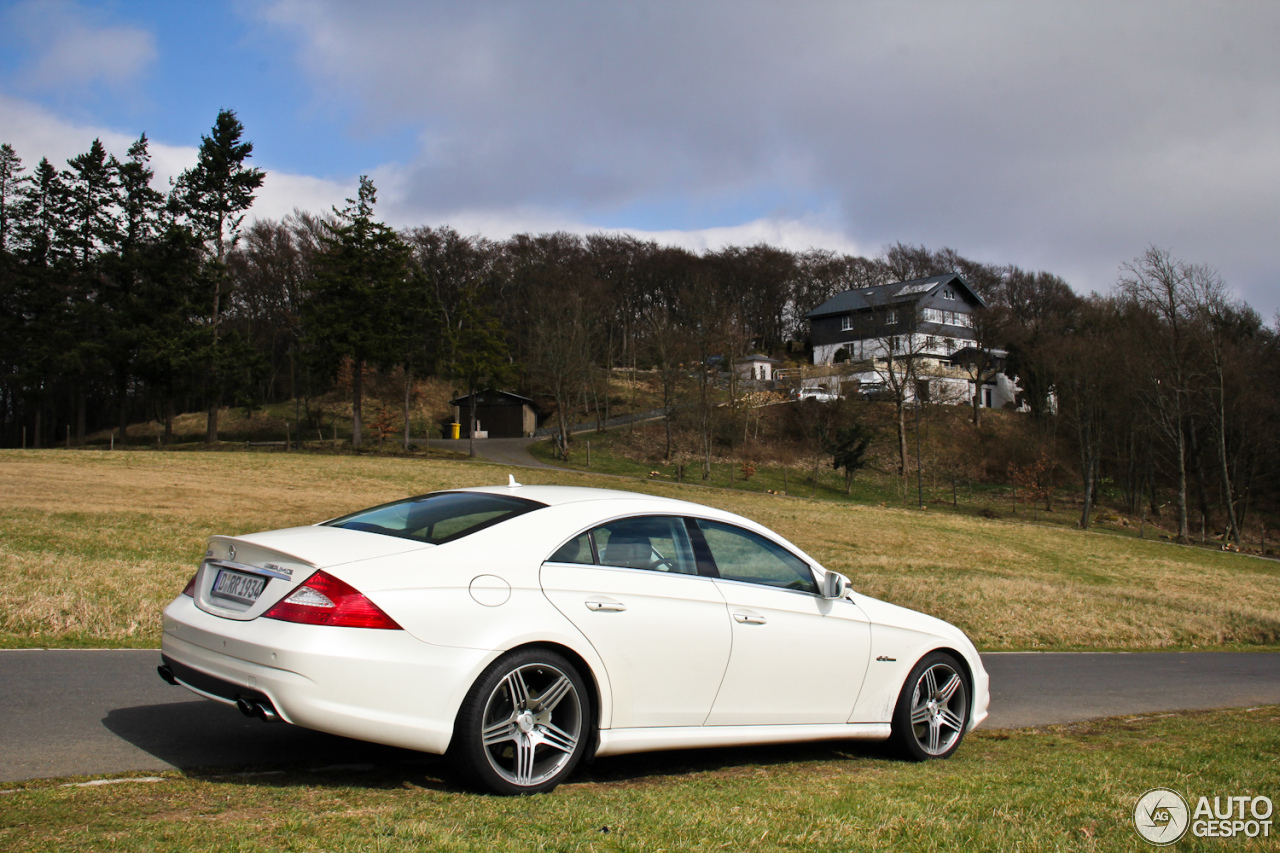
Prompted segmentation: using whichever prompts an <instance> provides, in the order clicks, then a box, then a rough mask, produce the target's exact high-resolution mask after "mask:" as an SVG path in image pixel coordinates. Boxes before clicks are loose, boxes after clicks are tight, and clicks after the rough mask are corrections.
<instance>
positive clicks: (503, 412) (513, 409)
mask: <svg viewBox="0 0 1280 853" xmlns="http://www.w3.org/2000/svg"><path fill="white" fill-rule="evenodd" d="M475 398H476V401H475V402H476V438H525V437H527V436H531V435H533V431H534V430H536V429H537V428H538V407H537V404H536V403H534V402H533V400H531V399H529V398H528V397H521V396H520V395H519V394H512V393H511V392H510V391H477V392H476V394H475ZM449 405H451V406H453V417H454V421H455V422H456V423H458V424H460V425H461V428H460V430H459V435H460V437H461V438H468V437H469V436H470V430H471V395H470V394H468V395H466V396H465V397H459V398H457V399H456V400H450V401H449Z"/></svg>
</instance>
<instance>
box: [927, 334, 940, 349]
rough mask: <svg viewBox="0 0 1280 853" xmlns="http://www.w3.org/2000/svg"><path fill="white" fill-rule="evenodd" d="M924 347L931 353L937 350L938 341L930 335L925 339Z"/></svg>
mask: <svg viewBox="0 0 1280 853" xmlns="http://www.w3.org/2000/svg"><path fill="white" fill-rule="evenodd" d="M924 345H925V347H926V348H927V349H928V350H929V351H930V352H932V351H933V350H936V349H937V348H938V339H937V338H935V337H934V336H933V335H930V336H929V337H927V338H925V343H924Z"/></svg>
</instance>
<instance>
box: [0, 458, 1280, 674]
mask: <svg viewBox="0 0 1280 853" xmlns="http://www.w3.org/2000/svg"><path fill="white" fill-rule="evenodd" d="M509 471H511V472H514V473H516V474H517V475H518V477H519V478H520V480H521V481H522V482H526V483H564V484H575V485H597V486H605V487H609V488H619V487H621V488H631V489H636V490H639V491H646V492H650V493H654V494H661V495H669V496H675V497H682V498H686V499H690V500H694V501H698V502H702V503H707V504H711V505H714V506H719V507H723V508H725V509H728V510H731V511H734V512H738V513H741V514H743V515H745V516H748V517H750V518H753V519H755V520H757V521H760V522H761V523H763V524H765V525H767V526H769V527H772V528H774V529H775V530H777V531H779V532H780V533H782V534H783V535H785V536H787V537H789V538H790V539H791V540H792V541H794V542H795V543H796V544H798V545H799V546H800V547H802V548H804V549H806V550H807V551H809V552H810V553H811V554H812V555H813V556H814V557H815V558H816V559H818V560H819V561H821V562H823V563H824V564H825V565H827V566H828V567H831V568H834V569H836V570H838V571H841V572H844V573H846V574H847V575H849V577H850V578H851V579H852V581H853V586H854V589H855V590H857V591H860V592H864V593H866V594H869V595H873V596H876V597H879V598H884V599H886V600H889V601H892V602H895V603H898V604H903V605H905V606H907V607H912V608H915V609H919V610H923V611H925V612H928V613H931V614H934V615H936V616H940V617H942V618H944V619H947V620H949V621H952V622H954V623H955V624H957V625H959V626H960V627H962V628H964V629H965V630H966V631H967V632H968V633H969V635H970V636H971V637H972V638H973V639H974V641H975V642H976V644H977V645H978V647H979V648H980V649H984V650H1010V649H1046V650H1048V649H1055V650H1061V649H1189V648H1215V649H1222V648H1251V649H1275V648H1277V647H1280V595H1278V594H1277V589H1278V581H1280V564H1278V563H1276V562H1273V561H1266V560H1259V559H1256V558H1253V557H1248V556H1244V555H1238V554H1225V553H1218V552H1211V551H1205V550H1201V549H1192V548H1180V547H1176V546H1173V545H1169V544H1166V543H1160V542H1154V541H1138V540H1133V539H1122V538H1118V537H1114V536H1104V535H1097V534H1091V533H1081V532H1079V531H1074V530H1069V529H1062V528H1053V527H1043V526H1036V525H1025V524H1019V523H1013V522H1008V521H998V520H987V519H982V518H974V517H967V516H962V515H956V514H951V513H942V512H931V511H920V510H908V509H901V508H891V507H880V506H865V505H851V504H843V503H834V502H828V501H810V500H806V499H804V498H798V497H790V498H788V497H782V496H774V495H768V494H762V493H747V492H743V491H740V490H725V489H708V488H704V487H701V486H697V485H678V484H674V483H663V482H657V481H646V480H619V479H617V478H611V477H601V476H599V475H595V474H589V473H579V472H572V471H563V472H562V471H542V470H534V469H506V468H502V467H499V466H494V465H486V464H480V463H475V462H468V461H449V460H429V459H412V458H377V457H367V456H353V455H347V456H327V455H318V454H297V453H294V454H285V453H276V452H261V453H246V452H241V453H157V452H114V453H110V452H104V451H72V452H68V451H61V450H46V451H0V645H4V646H9V647H14V646H66V647H71V646H103V645H108V646H142V647H147V646H155V645H158V643H159V639H160V635H159V627H160V619H159V614H160V610H161V609H162V608H163V606H164V605H165V604H166V603H167V602H168V601H169V600H170V599H172V598H173V597H174V595H176V594H177V592H178V591H179V590H181V588H182V586H183V584H184V583H185V582H186V580H187V578H188V577H190V575H191V573H192V571H193V570H194V567H195V565H196V563H197V561H198V560H199V558H200V556H201V554H202V553H203V550H204V543H205V539H206V538H207V537H208V536H209V535H211V534H213V533H231V534H237V533H245V532H250V531H254V530H265V529H271V528H277V527H285V526H289V525H296V524H307V523H312V522H315V521H320V520H323V519H325V518H330V517H333V516H336V515H339V514H342V513H344V512H347V511H349V510H353V509H358V508H360V507H363V506H369V505H372V504H376V503H380V502H384V501H387V500H391V499H394V498H397V497H401V496H404V495H409V494H418V493H422V492H426V491H430V490H432V489H439V488H450V487H458V486H471V485H480V484H485V483H499V482H504V481H505V480H506V476H507V473H508V472H509Z"/></svg>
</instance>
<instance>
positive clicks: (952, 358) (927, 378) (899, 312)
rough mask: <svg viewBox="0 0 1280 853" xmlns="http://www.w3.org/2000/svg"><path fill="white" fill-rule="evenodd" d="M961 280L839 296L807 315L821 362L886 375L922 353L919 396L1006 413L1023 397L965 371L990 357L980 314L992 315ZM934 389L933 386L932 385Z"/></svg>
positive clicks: (949, 277)
mask: <svg viewBox="0 0 1280 853" xmlns="http://www.w3.org/2000/svg"><path fill="white" fill-rule="evenodd" d="M985 307H986V303H984V302H983V301H982V297H980V296H978V294H976V293H974V292H973V290H972V289H971V288H970V287H969V285H968V283H967V282H966V281H965V280H964V278H963V277H961V276H960V275H959V274H958V273H946V274H944V275H935V276H930V277H929V278H917V279H912V280H910V281H895V282H893V283H891V284H882V285H877V286H875V287H861V288H856V289H854V290H846V291H844V292H843V293H837V294H836V295H835V296H833V297H831V298H830V299H828V300H827V301H826V302H824V303H822V304H821V305H819V306H818V307H817V308H815V309H813V310H812V311H810V312H809V313H808V314H806V315H805V319H807V320H808V321H809V330H810V332H809V334H810V342H811V343H812V346H813V363H814V364H816V365H822V364H838V363H840V362H850V363H851V365H856V364H861V365H863V366H864V368H865V367H866V366H867V365H870V371H871V372H875V371H883V370H885V369H886V366H887V362H888V360H887V359H886V356H888V355H889V354H890V351H891V349H890V348H892V351H893V352H896V353H901V352H906V351H909V352H912V353H915V354H917V356H918V357H919V358H918V365H919V368H920V370H919V372H920V374H921V383H922V384H921V385H920V386H919V388H918V393H919V394H920V395H921V396H924V395H926V394H927V395H929V397H930V398H932V399H935V400H944V401H948V402H955V403H971V402H972V400H973V396H974V394H979V397H980V405H982V406H984V407H987V408H1000V407H1002V406H1004V405H1005V404H1007V403H1011V402H1014V401H1015V400H1016V398H1017V393H1018V389H1017V386H1016V385H1015V384H1014V383H1013V382H1012V381H1011V380H1010V379H1009V377H1007V376H1006V375H1005V374H1004V373H1003V372H997V373H995V375H993V376H991V377H990V378H989V379H987V380H985V381H983V382H982V383H981V384H982V387H981V388H980V389H979V388H975V387H974V386H975V383H974V382H973V380H972V379H970V378H969V377H968V376H967V375H966V373H965V371H964V370H963V368H964V367H965V366H966V364H969V363H971V362H972V358H971V356H972V354H973V353H975V352H982V350H980V348H979V344H980V342H979V341H978V340H976V337H975V335H974V331H973V325H974V323H973V312H975V311H977V310H978V309H981V308H985ZM925 383H927V384H925Z"/></svg>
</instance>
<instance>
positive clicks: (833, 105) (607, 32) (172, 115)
mask: <svg viewBox="0 0 1280 853" xmlns="http://www.w3.org/2000/svg"><path fill="white" fill-rule="evenodd" d="M1278 43H1280V6H1278V5H1277V4H1274V3H1251V2H1239V1H1238V2H1232V3H1229V4H1204V3H1190V2H1175V0H1160V1H1159V2H1128V3H1124V4H1115V3H1092V2H1072V3H1066V2H1063V3H1047V2H1046V3H1034V4H1032V3H1013V2H1010V3H1005V2H964V3H960V2H947V0H934V2H910V0H904V2H844V1H843V0H840V1H839V2H836V0H832V2H825V1H824V2H819V0H808V2H799V3H790V2H789V3H777V2H756V0H732V2H731V1H730V0H682V2H676V0H653V2H645V3H628V4H621V3H599V2H590V1H589V0H562V2H554V3H551V2H534V0H508V1H507V2H496V1H494V2H490V0H477V2H468V3H437V2H390V0H388V2H363V3H359V4H356V3H350V2H345V0H261V2H238V1H237V0H200V2H120V0H117V2H89V0H84V2H71V0H35V2H28V1H27V0H23V1H22V2H14V0H0V141H5V142H9V143H11V144H13V145H14V147H15V148H16V149H17V150H18V153H19V154H20V156H22V158H23V160H24V162H25V163H26V164H27V165H29V166H33V165H34V164H35V163H36V162H37V161H38V160H39V159H40V157H41V156H49V157H50V159H51V160H54V161H55V162H59V163H60V162H62V161H64V160H65V159H66V158H67V157H70V156H73V155H74V154H76V153H79V152H81V151H83V150H85V149H86V148H87V147H88V145H89V143H90V142H91V141H92V139H93V138H94V137H95V136H100V137H102V139H103V141H104V142H105V143H106V144H107V145H108V147H109V148H110V149H112V150H117V151H118V152H119V153H123V150H124V148H125V147H127V145H128V142H129V141H130V140H131V139H133V138H136V137H137V135H138V134H139V133H141V132H143V131H145V132H146V133H147V135H148V137H149V138H150V139H151V140H152V144H153V152H154V154H155V165H156V168H157V171H158V172H159V173H160V175H161V177H162V179H163V178H166V177H168V176H169V175H172V174H174V173H176V172H177V171H179V170H180V169H181V168H183V167H184V166H185V165H187V164H189V163H190V162H192V160H193V158H194V152H195V147H196V145H198V143H199V137H200V135H201V134H202V133H205V132H207V131H208V128H209V127H210V125H211V124H212V121H213V118H214V116H215V115H216V113H217V111H218V109H219V108H221V107H230V108H233V109H235V110H236V111H237V113H238V115H239V116H240V118H241V120H242V121H243V123H244V125H245V128H246V135H247V138H249V139H250V140H252V141H253V143H254V145H255V164H256V165H258V166H260V167H262V168H264V169H266V170H267V171H268V173H269V177H268V181H267V184H266V186H265V187H264V189H263V191H262V194H261V196H260V199H259V202H258V204H257V205H256V206H255V210H254V214H255V215H259V216H270V217H278V216H282V215H284V214H285V213H287V212H288V211H289V210H291V209H293V208H294V207H300V208H303V209H309V210H326V209H328V208H329V207H330V206H332V205H335V204H339V205H340V204H341V203H342V199H343V198H344V197H346V196H347V195H350V194H351V193H352V191H353V188H354V186H355V182H356V179H357V177H358V176H359V175H361V174H369V175H371V176H373V178H374V180H375V182H376V184H377V186H378V188H379V200H380V205H379V213H380V215H381V216H383V217H384V218H385V219H386V220H387V221H389V222H391V223H392V224H395V225H399V226H408V225H418V224H428V225H439V224H444V223H449V224H452V225H454V227H457V228H458V229H459V230H461V231H463V232H465V233H482V234H484V235H485V236H489V237H493V238H502V237H505V236H507V235H509V234H512V233H516V232H519V231H544V230H553V229H566V230H574V231H579V232H584V233H586V232H590V231H592V230H600V229H618V230H628V231H632V232H635V233H638V234H640V235H642V236H650V237H654V238H655V239H659V240H660V241H663V242H670V243H677V244H680V245H685V246H689V247H691V248H695V249H701V248H708V247H718V246H721V245H724V244H726V243H736V244H749V243H754V242H758V241H765V242H769V243H773V244H775V245H781V246H785V247H787V248H791V249H797V250H799V249H805V248H809V247H821V248H829V249H834V250H837V251H849V252H858V253H861V254H866V255H874V254H876V253H878V252H879V251H881V250H882V249H883V247H884V246H886V245H887V244H889V243H892V242H895V241H903V242H907V243H914V244H920V243H923V244H925V245H928V246H929V247H931V248H940V247H942V246H951V247H953V248H955V249H956V250H958V251H959V252H961V253H962V254H964V255H967V256H969V257H973V258H976V259H980V260H986V261H991V262H997V263H1016V264H1018V265H1020V266H1022V267H1024V268H1029V269H1046V270H1049V271H1052V272H1055V273H1058V274H1060V275H1062V276H1064V277H1065V278H1067V279H1068V281H1070V282H1071V283H1072V284H1073V286H1075V288H1076V289H1077V290H1078V291H1080V292H1084V293H1087V292H1089V291H1091V290H1099V291H1104V292H1105V291H1107V290H1109V289H1110V287H1111V286H1112V284H1113V283H1114V281H1115V280H1116V277H1117V271H1118V268H1119V266H1120V264H1122V263H1123V262H1125V261H1127V260H1130V259H1132V258H1133V257H1134V256H1136V255H1138V254H1139V253H1141V252H1142V251H1143V250H1144V249H1145V248H1146V247H1147V246H1148V245H1150V244H1156V245H1160V246H1162V247H1165V248H1168V249H1169V250H1171V251H1172V252H1173V253H1174V254H1175V255H1176V256H1178V257H1181V258H1184V259H1186V260H1188V261H1192V262H1196V263H1204V264H1209V265H1211V266H1214V267H1216V268H1217V269H1218V270H1219V271H1220V272H1221V273H1222V275H1223V277H1224V278H1225V279H1226V281H1227V282H1228V284H1230V285H1231V286H1232V287H1234V288H1235V290H1236V291H1237V293H1239V294H1240V295H1241V296H1242V297H1243V298H1245V299H1247V300H1248V302H1249V303H1250V304H1252V305H1253V306H1254V307H1255V308H1257V309H1258V310H1260V311H1261V312H1262V313H1263V314H1264V316H1266V317H1268V318H1271V317H1272V316H1273V315H1274V314H1275V313H1276V312H1277V310H1278V309H1280V241H1276V239H1275V229H1276V225H1277V223H1278V222H1280V158H1277V157H1276V154H1275V152H1276V151H1277V150H1280V110H1277V109H1276V105H1277V103H1280V52H1277V51H1276V50H1275V45H1276V44H1278Z"/></svg>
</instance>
